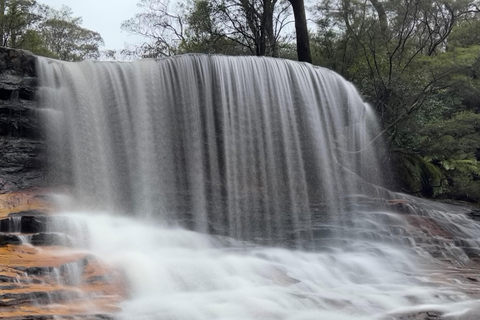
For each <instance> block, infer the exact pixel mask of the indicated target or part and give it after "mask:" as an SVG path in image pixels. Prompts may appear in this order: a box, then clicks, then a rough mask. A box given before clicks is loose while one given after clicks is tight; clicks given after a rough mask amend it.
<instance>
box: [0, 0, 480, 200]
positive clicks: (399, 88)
mask: <svg viewBox="0 0 480 320" xmlns="http://www.w3.org/2000/svg"><path fill="white" fill-rule="evenodd" d="M479 3H480V0H436V1H425V0H316V1H315V2H314V6H313V7H312V8H310V9H309V10H310V11H311V12H310V14H311V15H312V16H313V17H314V19H313V20H314V22H315V23H314V25H313V24H312V25H310V27H311V29H310V30H308V29H307V22H306V15H305V7H304V5H305V4H304V1H303V0H179V1H172V2H169V0H140V2H139V7H140V8H141V12H140V13H138V14H137V15H135V16H134V17H132V18H131V19H129V20H127V21H124V23H123V24H122V29H123V30H125V31H128V32H130V33H133V34H137V35H141V36H143V37H144V39H146V41H145V43H143V44H141V45H138V46H132V47H131V48H129V49H125V50H123V54H124V55H131V56H133V57H159V56H170V55H175V54H181V53H187V52H199V53H217V54H229V55H260V56H261V55H266V56H273V57H283V58H290V59H293V58H296V57H297V54H298V59H299V60H302V61H307V62H313V64H316V65H321V66H324V67H327V68H330V69H333V70H335V71H337V72H338V73H340V74H342V75H343V76H344V77H345V78H346V79H347V80H350V81H352V82H353V83H355V84H356V86H357V87H358V89H359V90H360V92H361V93H362V94H363V95H364V97H365V99H366V100H367V101H369V102H370V103H371V105H372V106H373V108H374V109H375V110H376V112H377V114H378V116H379V118H380V121H381V124H382V126H383V134H384V138H385V139H386V141H387V142H388V146H389V151H390V152H389V154H388V157H387V158H388V159H386V161H391V162H392V163H393V164H394V166H395V168H396V170H395V171H396V172H399V173H400V174H399V175H398V177H397V180H399V181H401V182H402V188H403V190H404V191H406V192H410V193H413V194H417V195H423V196H429V197H449V198H455V199H464V200H468V201H474V202H478V201H480V162H479V161H480V98H479V97H480V78H479V77H480V33H478V30H480V4H479ZM0 35H1V41H2V44H3V45H5V46H10V47H16V48H25V49H29V50H31V51H33V52H34V53H36V54H41V55H45V56H50V57H56V58H60V59H64V60H70V61H76V60H82V59H87V58H98V57H99V55H100V52H99V47H100V45H102V43H103V41H102V38H101V37H100V35H99V34H98V33H96V32H93V31H91V30H87V29H84V28H82V27H81V19H80V18H75V17H73V16H72V12H71V11H70V10H69V9H68V8H66V7H64V8H62V9H61V10H54V9H52V8H49V7H47V6H44V5H40V4H38V3H36V2H35V0H0ZM295 39H296V43H295ZM105 54H108V55H109V56H114V55H115V53H114V52H111V51H109V52H107V53H105Z"/></svg>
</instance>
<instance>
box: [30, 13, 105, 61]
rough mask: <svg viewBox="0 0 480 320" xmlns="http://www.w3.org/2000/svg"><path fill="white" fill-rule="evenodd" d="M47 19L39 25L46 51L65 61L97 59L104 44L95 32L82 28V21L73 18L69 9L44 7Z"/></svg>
mask: <svg viewBox="0 0 480 320" xmlns="http://www.w3.org/2000/svg"><path fill="white" fill-rule="evenodd" d="M44 9H45V12H46V14H45V17H44V19H43V20H42V21H41V23H40V24H39V30H41V33H40V34H41V37H42V39H43V42H44V45H45V47H46V49H47V50H48V51H49V52H51V53H52V54H53V56H55V57H56V58H59V59H61V60H65V61H79V60H84V59H96V58H98V57H99V56H100V52H99V48H100V46H102V45H103V44H104V42H103V39H102V37H101V36H100V34H98V33H97V32H95V31H92V30H88V29H85V28H83V27H81V24H82V19H81V18H79V17H73V16H72V14H73V13H72V11H71V9H70V8H68V7H65V6H64V7H62V8H61V9H60V10H54V9H52V8H49V7H44Z"/></svg>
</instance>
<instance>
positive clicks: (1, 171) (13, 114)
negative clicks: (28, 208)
mask: <svg viewBox="0 0 480 320" xmlns="http://www.w3.org/2000/svg"><path fill="white" fill-rule="evenodd" d="M35 59H36V58H35V56H34V55H33V54H31V53H30V52H28V51H24V50H14V49H9V48H4V47H0V193H5V192H11V191H16V190H25V189H28V188H32V187H38V186H44V185H45V171H44V162H45V161H44V159H45V157H44V154H45V152H44V149H45V142H44V138H43V134H42V129H41V124H40V121H39V110H38V108H37V104H36V102H35V100H34V99H35V89H36V84H37V80H36V79H37V78H36V70H35Z"/></svg>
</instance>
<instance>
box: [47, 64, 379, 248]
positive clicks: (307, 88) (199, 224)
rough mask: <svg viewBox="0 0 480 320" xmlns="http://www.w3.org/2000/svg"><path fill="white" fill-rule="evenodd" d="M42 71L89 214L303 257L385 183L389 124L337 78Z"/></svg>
mask: <svg viewBox="0 0 480 320" xmlns="http://www.w3.org/2000/svg"><path fill="white" fill-rule="evenodd" d="M38 65H39V69H40V70H39V74H40V83H41V88H40V90H39V97H40V101H41V104H42V107H43V108H46V109H55V111H52V112H51V113H50V116H49V124H48V128H49V130H51V134H50V136H53V137H55V139H56V141H55V143H54V144H53V145H54V149H55V150H54V152H53V159H54V163H55V165H54V168H55V170H56V171H58V172H62V174H63V175H64V177H63V178H65V175H66V176H67V179H68V181H69V183H72V184H73V187H74V190H75V191H76V192H77V193H78V194H77V197H79V198H80V199H81V200H82V201H83V202H84V203H90V204H92V203H95V204H97V205H101V206H103V207H105V208H107V209H115V210H117V211H118V210H119V209H121V210H122V211H126V212H128V213H131V214H134V215H137V216H145V217H149V216H154V217H156V218H157V219H161V220H163V221H165V222H167V223H174V224H181V225H186V226H188V227H190V228H193V229H194V230H196V231H201V232H209V231H210V232H214V233H217V234H223V235H229V236H233V237H235V238H237V239H244V240H253V239H259V238H261V239H264V240H266V241H267V242H270V241H278V240H286V241H291V242H293V243H295V244H297V245H298V244H299V242H301V240H300V239H308V238H310V237H311V235H310V233H311V228H312V226H314V225H315V224H317V223H318V222H319V221H323V222H324V221H325V220H329V219H334V218H333V216H335V215H341V214H342V212H345V211H348V210H349V208H348V206H347V205H346V204H345V203H346V201H345V196H347V195H351V194H358V193H362V192H363V189H364V188H365V186H367V185H368V184H369V183H373V184H379V183H381V174H380V173H379V171H380V169H379V166H378V159H377V155H376V152H375V150H373V146H372V145H371V144H370V142H371V141H372V140H373V138H374V137H373V135H374V133H375V131H376V125H375V117H374V116H373V114H372V111H371V110H370V107H369V106H368V105H367V104H365V103H364V102H363V101H362V99H361V97H360V96H359V94H358V93H357V91H356V89H355V88H354V87H353V85H352V84H350V83H349V82H347V81H345V80H344V79H343V78H341V77H340V76H339V75H337V74H335V73H334V72H332V71H329V70H327V69H323V68H318V67H313V66H311V65H308V64H299V63H297V62H293V61H288V60H280V59H272V58H257V57H235V58H234V57H225V56H206V55H185V56H179V57H175V58H169V59H163V60H144V61H137V62H131V63H118V62H111V63H97V62H92V61H84V62H81V63H66V62H60V61H54V60H48V59H43V58H39V63H38Z"/></svg>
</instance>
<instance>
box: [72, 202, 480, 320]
mask: <svg viewBox="0 0 480 320" xmlns="http://www.w3.org/2000/svg"><path fill="white" fill-rule="evenodd" d="M69 217H70V219H72V220H70V221H75V222H76V223H75V224H76V225H77V226H83V227H81V228H79V229H78V230H81V232H80V233H78V234H77V236H79V237H80V238H79V240H80V239H84V240H87V239H88V240H87V242H88V243H89V244H86V243H85V244H84V245H86V246H87V247H88V248H89V250H90V251H91V252H92V253H93V254H95V255H96V256H97V257H102V259H104V260H105V261H107V262H109V263H112V264H114V265H117V266H120V267H121V268H122V269H123V270H124V271H125V272H126V274H127V277H128V282H129V286H130V288H129V289H130V294H131V297H130V299H128V300H127V301H126V302H124V303H123V305H122V312H121V313H120V314H119V318H120V319H125V320H127V319H148V320H154V319H158V320H170V319H177V320H214V319H222V320H225V319H238V320H240V319H282V320H287V319H289V320H290V319H295V320H296V319H298V320H300V319H302V320H307V319H312V320H319V319H326V320H337V319H338V320H359V319H364V320H373V319H398V318H394V316H396V317H398V316H399V315H405V314H415V313H418V312H420V311H429V312H437V313H438V314H443V317H444V319H476V318H470V317H457V316H458V315H470V316H471V315H472V312H473V314H475V312H476V311H475V308H476V306H477V305H478V304H479V302H478V301H475V300H472V299H471V298H469V297H468V296H467V295H466V294H465V293H463V292H462V291H461V290H459V287H457V286H455V285H453V284H450V285H446V283H444V282H442V280H441V278H437V279H435V277H436V276H435V273H434V272H433V271H432V270H433V269H430V270H427V269H425V270H423V271H422V269H419V265H418V262H419V261H418V257H415V256H414V255H413V254H412V253H411V252H410V253H408V252H407V251H406V250H407V249H406V248H400V247H394V246H387V245H383V244H381V243H374V242H371V243H368V244H366V245H365V244H363V245H362V244H358V245H356V246H354V247H352V248H350V250H342V249H339V248H334V247H332V248H331V251H330V252H305V251H298V250H287V249H281V248H271V247H262V246H255V245H253V244H250V243H245V242H238V241H235V240H233V239H231V238H225V237H215V236H210V235H205V234H200V233H196V232H192V231H187V230H183V229H172V228H166V227H162V226H160V225H154V224H152V223H149V224H147V223H141V222H139V221H136V220H133V219H131V218H121V217H113V216H111V215H106V214H102V213H92V212H76V213H69ZM75 224H74V225H75ZM85 226H86V227H85ZM71 234H72V235H73V234H75V232H71ZM79 242H81V241H79ZM424 267H425V268H426V267H427V266H424ZM428 267H429V268H433V264H432V265H430V266H428ZM472 310H473V311H472Z"/></svg>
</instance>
